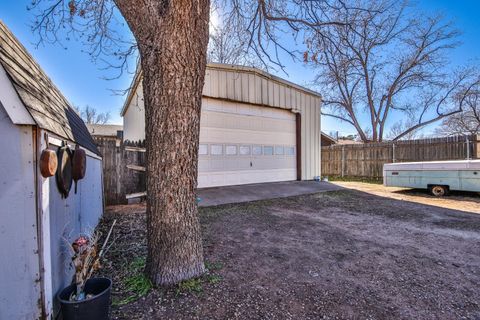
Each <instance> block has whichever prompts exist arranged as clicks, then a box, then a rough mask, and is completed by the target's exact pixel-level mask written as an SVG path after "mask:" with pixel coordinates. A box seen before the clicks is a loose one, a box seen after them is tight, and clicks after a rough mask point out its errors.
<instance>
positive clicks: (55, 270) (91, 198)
mask: <svg viewBox="0 0 480 320" xmlns="http://www.w3.org/2000/svg"><path fill="white" fill-rule="evenodd" d="M51 148H53V149H54V150H56V148H57V147H56V146H51ZM101 170H102V162H101V160H98V159H95V158H92V157H89V156H87V170H86V174H85V178H84V179H82V180H80V181H79V182H78V186H77V193H76V194H75V187H74V185H72V190H71V191H70V194H69V195H68V197H67V198H66V199H62V197H61V195H60V193H59V192H58V189H57V184H56V181H55V178H54V177H51V178H48V179H43V178H42V179H43V180H47V181H46V182H47V184H48V185H46V186H45V187H44V188H48V189H46V190H45V193H46V194H48V195H49V196H48V198H49V199H48V201H49V205H48V206H47V208H48V211H49V217H50V219H49V220H50V230H49V232H50V248H51V253H50V254H51V275H52V277H51V287H52V292H53V295H55V294H57V293H58V291H59V290H61V289H63V288H64V287H66V286H67V285H68V284H70V282H71V280H72V276H73V269H72V268H70V261H71V260H70V254H69V252H68V250H67V247H66V243H65V241H73V240H74V239H75V238H76V237H78V236H79V235H80V234H82V233H85V232H88V231H91V230H94V229H95V227H96V226H97V224H98V222H99V219H100V217H101V216H102V213H103V201H102V172H101ZM55 302H56V301H55ZM54 308H55V310H56V311H57V310H58V306H57V305H55V304H54Z"/></svg>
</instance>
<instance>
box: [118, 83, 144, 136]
mask: <svg viewBox="0 0 480 320" xmlns="http://www.w3.org/2000/svg"><path fill="white" fill-rule="evenodd" d="M123 138H124V139H125V140H130V141H138V140H144V139H145V106H144V102H143V87H142V84H141V83H140V84H139V85H138V86H137V90H136V92H135V93H134V94H133V97H132V99H131V100H130V104H129V105H128V108H127V110H126V112H125V114H124V115H123Z"/></svg>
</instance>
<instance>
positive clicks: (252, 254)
mask: <svg viewBox="0 0 480 320" xmlns="http://www.w3.org/2000/svg"><path fill="white" fill-rule="evenodd" d="M200 217H201V224H202V229H203V237H204V251H205V259H206V261H207V267H208V268H209V269H210V271H209V273H208V274H207V275H206V276H205V277H202V278H201V279H198V281H197V280H196V281H194V282H188V283H187V284H182V285H181V286H179V287H176V288H167V289H162V288H160V289H153V290H151V291H150V292H149V293H148V294H146V295H145V296H143V297H141V298H139V299H137V300H136V301H132V302H129V303H125V304H124V305H120V306H119V305H116V306H114V307H113V317H114V318H115V319H319V318H324V319H338V318H341V319H351V318H357V319H366V318H368V319H459V318H467V319H478V318H480V305H479V301H480V290H478V288H479V286H480V216H479V215H478V214H469V213H465V212H462V211H457V210H450V209H445V208H439V207H434V206H429V205H422V204H418V203H413V202H408V201H401V200H395V199H390V198H384V197H379V196H375V195H371V194H367V193H363V192H360V191H356V190H337V191H330V192H323V193H317V194H312V195H303V196H296V197H290V198H282V199H274V200H264V201H257V202H248V203H243V204H233V205H223V206H216V207H209V208H201V209H200ZM113 219H118V227H116V228H115V230H114V239H115V240H114V241H115V242H114V245H113V246H112V248H111V249H110V251H109V252H108V253H107V256H106V263H105V267H104V269H103V271H102V272H103V273H104V274H105V275H107V276H109V277H112V278H113V280H114V291H113V298H114V301H122V299H125V297H128V295H129V292H128V290H129V289H128V286H127V285H126V284H125V282H126V281H125V279H128V277H129V271H128V270H129V269H128V266H129V265H130V264H131V262H132V261H134V260H135V259H137V260H138V259H139V258H140V259H141V258H142V257H144V255H145V253H146V240H145V228H146V226H145V212H144V207H143V206H141V205H135V206H116V207H111V208H109V209H108V210H107V213H106V214H105V219H104V221H103V224H102V228H103V229H106V228H108V226H109V225H110V223H111V222H112V220H113ZM123 301H125V300H123Z"/></svg>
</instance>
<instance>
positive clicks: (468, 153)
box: [466, 136, 470, 160]
mask: <svg viewBox="0 0 480 320" xmlns="http://www.w3.org/2000/svg"><path fill="white" fill-rule="evenodd" d="M466 137H467V160H470V140H469V139H468V136H466Z"/></svg>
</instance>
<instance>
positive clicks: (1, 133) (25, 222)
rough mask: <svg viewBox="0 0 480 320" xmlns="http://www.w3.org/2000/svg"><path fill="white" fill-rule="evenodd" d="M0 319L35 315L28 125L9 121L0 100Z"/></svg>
mask: <svg viewBox="0 0 480 320" xmlns="http://www.w3.org/2000/svg"><path fill="white" fill-rule="evenodd" d="M0 137H1V138H0V150H2V152H0V243H1V245H0V270H1V272H0V284H1V285H0V319H37V318H38V317H39V316H40V309H39V305H38V302H39V301H40V283H39V282H38V279H39V256H38V244H37V216H36V207H35V179H34V160H35V159H34V152H33V149H34V146H33V133H32V127H31V126H16V125H13V124H12V122H11V121H10V119H9V118H8V116H7V114H6V112H5V110H4V108H3V107H2V105H1V104H0Z"/></svg>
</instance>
